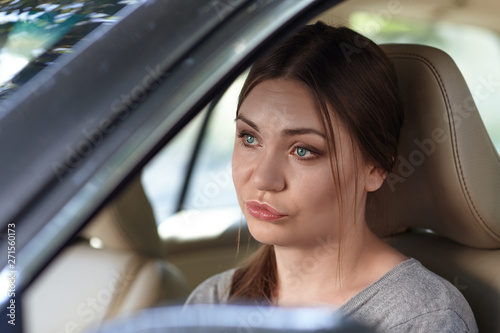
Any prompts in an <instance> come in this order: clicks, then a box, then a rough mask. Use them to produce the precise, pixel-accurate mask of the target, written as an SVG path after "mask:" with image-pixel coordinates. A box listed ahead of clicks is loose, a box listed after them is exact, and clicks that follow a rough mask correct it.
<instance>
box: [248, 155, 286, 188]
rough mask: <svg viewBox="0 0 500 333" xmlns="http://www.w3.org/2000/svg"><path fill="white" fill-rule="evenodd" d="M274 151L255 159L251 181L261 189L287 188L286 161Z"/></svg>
mask: <svg viewBox="0 0 500 333" xmlns="http://www.w3.org/2000/svg"><path fill="white" fill-rule="evenodd" d="M275 155H276V154H274V153H273V152H272V151H268V152H265V153H263V154H262V156H261V158H259V159H256V160H255V163H256V164H255V166H254V170H253V173H252V177H251V179H250V181H251V182H252V184H253V185H254V186H255V188H256V189H258V190H259V191H273V192H279V191H282V190H284V189H285V187H286V181H285V165H284V164H285V163H284V162H283V161H281V160H280V158H279V157H278V156H275Z"/></svg>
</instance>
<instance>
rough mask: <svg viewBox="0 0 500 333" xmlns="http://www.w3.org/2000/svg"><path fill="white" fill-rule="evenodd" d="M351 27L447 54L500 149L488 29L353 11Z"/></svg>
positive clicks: (499, 77)
mask: <svg viewBox="0 0 500 333" xmlns="http://www.w3.org/2000/svg"><path fill="white" fill-rule="evenodd" d="M349 25H350V26H351V28H353V29H355V30H357V31H359V32H360V33H362V34H365V35H367V36H368V37H370V38H371V39H373V40H374V41H375V42H376V43H379V44H383V43H414V44H425V45H429V46H434V47H436V48H438V49H441V50H443V51H445V52H446V53H448V54H449V55H450V56H451V57H452V58H453V60H454V61H455V62H456V64H457V66H458V68H459V69H460V71H461V72H462V74H463V76H464V78H465V80H466V82H467V85H468V86H469V89H470V91H471V93H472V96H473V97H474V101H475V102H476V105H477V108H478V111H479V113H480V115H481V117H482V119H483V122H484V124H485V126H486V129H487V131H488V133H489V135H490V137H491V140H492V141H493V144H494V145H495V147H496V149H497V151H498V152H500V112H498V109H499V107H500V37H499V35H498V34H497V33H496V32H494V31H492V30H489V29H485V28H481V27H476V26H470V25H465V24H454V23H449V22H440V21H436V22H425V21H421V20H419V21H414V20H411V19H407V20H405V19H403V18H394V17H391V18H390V19H388V18H387V17H382V16H380V15H377V14H375V13H371V12H362V11H360V12H355V13H353V14H351V16H350V18H349Z"/></svg>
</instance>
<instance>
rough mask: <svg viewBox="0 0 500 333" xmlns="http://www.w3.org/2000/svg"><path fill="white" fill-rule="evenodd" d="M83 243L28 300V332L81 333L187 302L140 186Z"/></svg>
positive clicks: (111, 207)
mask: <svg viewBox="0 0 500 333" xmlns="http://www.w3.org/2000/svg"><path fill="white" fill-rule="evenodd" d="M80 236H81V239H79V240H77V241H75V243H74V244H72V245H70V246H68V247H67V248H66V249H65V250H64V251H63V252H62V253H61V254H60V255H59V256H58V257H57V258H56V259H55V260H54V262H53V263H52V264H51V265H50V266H49V267H47V269H46V270H45V271H44V272H43V273H42V276H40V277H39V278H38V279H37V280H36V282H35V283H34V284H33V285H32V286H31V287H30V288H29V289H28V291H27V292H26V294H25V298H24V299H23V302H24V303H23V305H24V308H23V310H24V312H23V324H24V325H25V331H26V332H30V333H38V332H40V333H59V332H80V331H82V330H83V329H86V328H89V327H92V326H95V325H98V324H99V323H100V322H101V321H102V320H104V319H107V318H111V317H115V316H119V315H124V314H127V313H130V312H132V311H136V310H139V309H143V308H147V307H151V306H154V305H157V304H158V303H165V302H166V301H175V300H177V299H182V298H184V297H186V296H187V293H188V289H187V286H186V284H185V282H184V278H183V276H182V274H181V273H180V271H179V270H178V269H177V268H176V267H175V266H173V265H172V264H169V263H168V262H166V261H165V260H163V253H162V248H163V247H162V246H161V243H160V239H159V237H158V234H157V231H156V223H155V219H154V216H153V212H152V209H151V206H150V205H149V202H148V200H147V198H146V195H145V194H144V191H143V188H142V186H141V183H140V179H139V178H136V179H134V180H133V181H132V182H131V183H130V184H129V185H128V187H127V188H126V189H125V190H124V191H122V192H121V194H120V196H119V197H118V198H116V199H115V200H113V201H112V202H110V203H109V204H108V205H107V206H106V207H104V209H102V211H101V212H100V213H99V214H98V215H97V216H96V217H95V218H94V220H93V221H91V222H90V224H89V225H88V226H87V227H86V228H85V229H84V230H83V231H82V232H81V234H80ZM92 245H93V246H92ZM95 247H98V248H95Z"/></svg>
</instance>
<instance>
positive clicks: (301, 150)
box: [296, 147, 309, 157]
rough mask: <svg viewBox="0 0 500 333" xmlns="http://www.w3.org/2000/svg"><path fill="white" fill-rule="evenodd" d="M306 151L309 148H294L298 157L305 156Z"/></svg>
mask: <svg viewBox="0 0 500 333" xmlns="http://www.w3.org/2000/svg"><path fill="white" fill-rule="evenodd" d="M308 152H309V150H307V149H305V148H302V147H298V148H297V149H296V153H297V156H300V157H304V156H306V155H307V153H308Z"/></svg>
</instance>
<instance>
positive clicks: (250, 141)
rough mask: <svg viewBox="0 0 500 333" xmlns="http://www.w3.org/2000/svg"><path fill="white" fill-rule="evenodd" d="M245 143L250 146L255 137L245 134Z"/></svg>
mask: <svg viewBox="0 0 500 333" xmlns="http://www.w3.org/2000/svg"><path fill="white" fill-rule="evenodd" d="M245 142H246V143H248V144H249V145H251V144H253V143H254V142H255V137H253V136H251V135H248V134H247V135H245Z"/></svg>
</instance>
